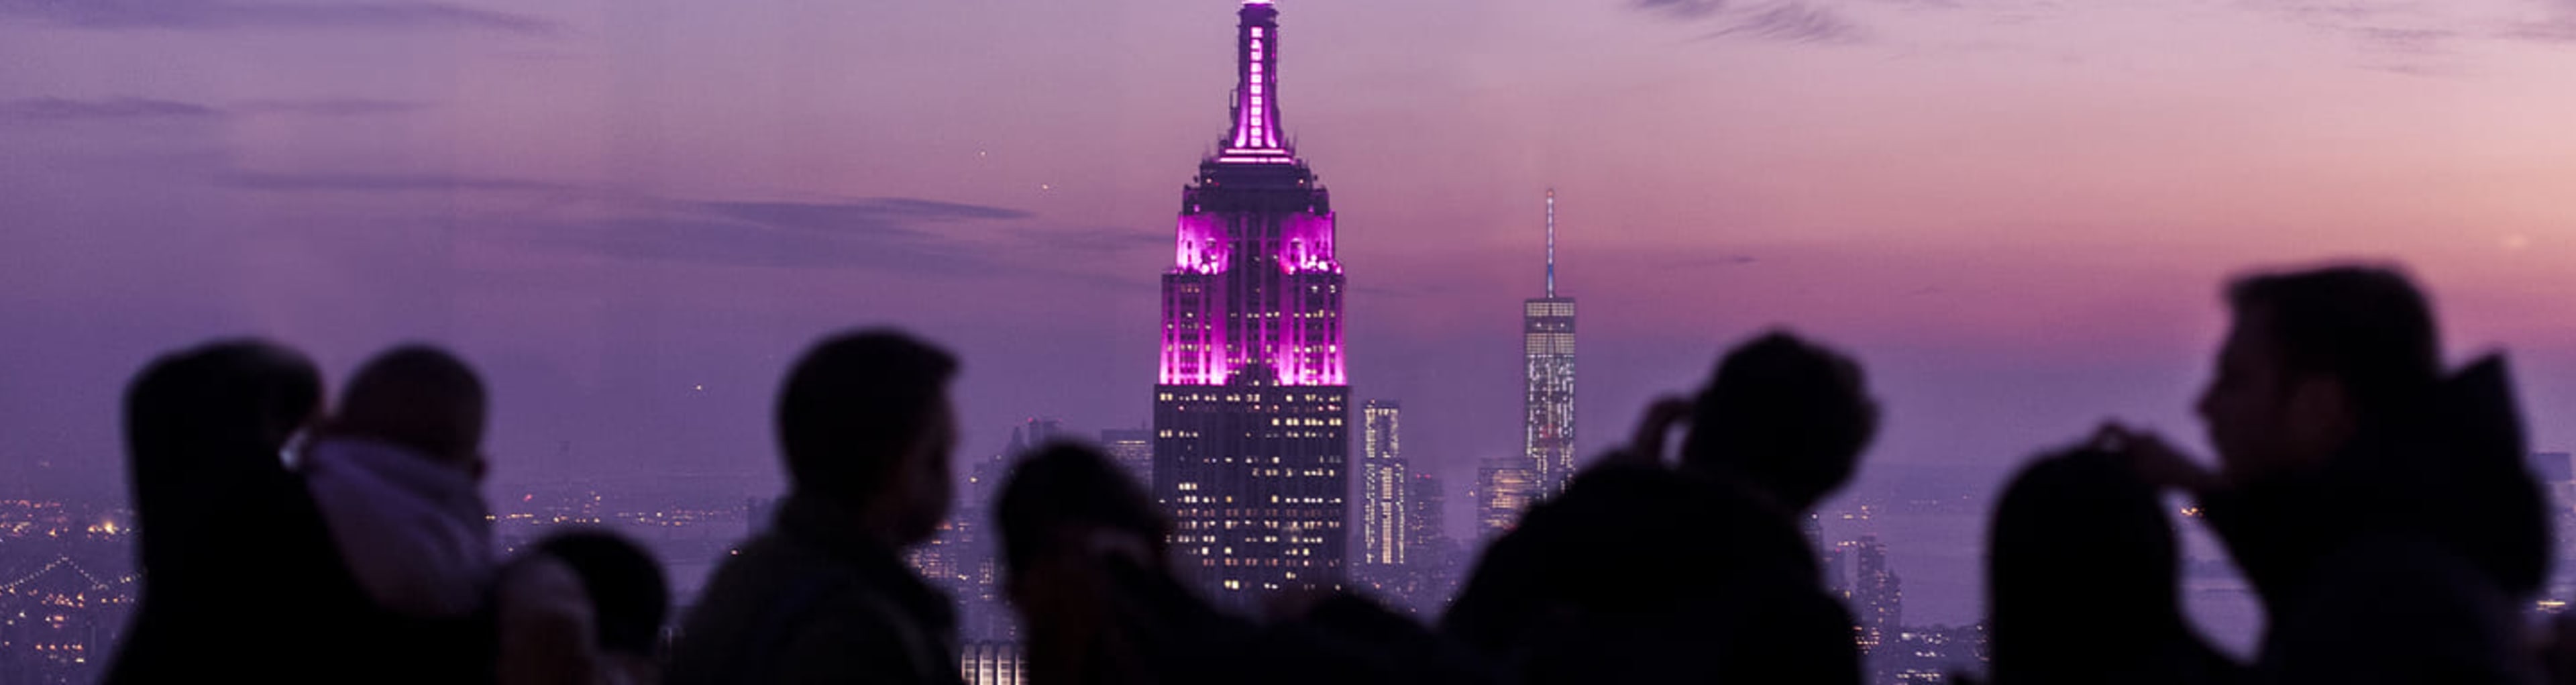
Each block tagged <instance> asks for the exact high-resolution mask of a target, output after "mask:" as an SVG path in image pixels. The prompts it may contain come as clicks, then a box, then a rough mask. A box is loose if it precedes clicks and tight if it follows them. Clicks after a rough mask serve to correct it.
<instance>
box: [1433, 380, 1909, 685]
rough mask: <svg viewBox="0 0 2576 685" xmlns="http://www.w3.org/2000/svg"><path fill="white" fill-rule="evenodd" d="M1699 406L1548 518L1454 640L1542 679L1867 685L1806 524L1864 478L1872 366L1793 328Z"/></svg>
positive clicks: (1524, 538)
mask: <svg viewBox="0 0 2576 685" xmlns="http://www.w3.org/2000/svg"><path fill="white" fill-rule="evenodd" d="M1683 413H1684V412H1683V411H1681V410H1679V409H1678V408H1676V407H1674V406H1672V405H1671V404H1659V405H1658V406H1657V407H1656V408H1655V409H1653V410H1651V411H1650V414H1649V418H1648V419H1647V420H1646V422H1645V424H1644V426H1643V427H1641V429H1640V430H1639V433H1638V439H1637V443H1638V444H1637V445H1634V446H1632V447H1631V448H1630V449H1629V450H1628V451H1627V452H1626V453H1624V454H1617V455H1612V456H1611V457H1608V458H1605V459H1603V460H1602V461H1601V462H1600V463H1597V464H1595V465H1593V466H1591V467H1589V468H1587V469H1586V470H1585V472H1583V473H1582V474H1580V475H1578V476H1577V477H1576V479H1575V481H1574V482H1573V483H1572V484H1571V485H1570V486H1569V487H1568V488H1567V489H1566V491H1565V493H1564V494H1562V495H1561V496H1559V497H1557V498H1555V499H1553V500H1550V501H1546V502H1542V503H1540V504H1539V505H1537V506H1535V507H1532V508H1531V510H1530V511H1529V512H1528V514H1527V515H1525V516H1524V517H1523V518H1522V520H1521V522H1520V524H1519V525H1518V527H1516V528H1515V529H1514V530H1513V531H1512V532H1511V533H1509V534H1507V535H1505V536H1504V537H1503V538H1502V539H1500V540H1498V541H1496V542H1495V543H1494V544H1493V546H1492V547H1491V548H1489V549H1488V550H1487V551H1486V553H1485V556H1484V558H1483V559H1482V560H1481V561H1480V562H1479V564H1478V566H1477V568H1476V571H1475V574H1474V576H1473V577H1472V578H1470V579H1469V581H1468V583H1467V586H1466V588H1465V590H1464V591H1463V592H1461V594H1460V595H1459V597H1458V599H1457V602H1456V603H1455V604H1454V605H1453V606H1452V607H1451V608H1450V611H1449V613H1448V615H1447V616H1445V617H1444V618H1443V619H1442V622H1441V626H1442V628H1443V629H1444V630H1445V631H1446V632H1448V633H1449V634H1451V635H1454V636H1456V637H1457V638H1458V639H1459V640H1461V641H1463V642H1464V643H1465V644H1466V645H1468V646H1469V647H1470V648H1472V649H1473V650H1475V651H1476V652H1477V653H1480V654H1483V655H1485V656H1486V657H1487V658H1491V659H1496V660H1498V662H1499V663H1501V664H1502V667H1503V668H1504V669H1506V670H1507V671H1509V672H1511V673H1512V674H1515V675H1516V676H1517V677H1518V678H1520V679H1521V680H1523V681H1527V682H1548V683H1557V682H1586V683H1588V682H1654V681H1660V680H1666V679H1682V680H1691V681H1703V682H1762V683H1858V682H1860V680H1861V669H1860V661H1859V654H1858V647H1857V646H1856V645H1855V644H1854V641H1853V632H1854V628H1853V622H1852V619H1851V615H1850V613H1849V612H1848V611H1846V610H1845V609H1844V608H1843V607H1842V605H1841V604H1840V603H1838V602H1837V601H1835V600H1834V599H1833V598H1832V597H1830V596H1828V595H1827V594H1826V593H1825V590H1824V588H1823V583H1822V574H1821V573H1820V572H1819V569H1818V568H1817V567H1816V553H1815V550H1813V549H1811V548H1810V547H1809V546H1808V545H1807V542H1806V539H1805V537H1804V536H1803V535H1802V534H1801V533H1800V531H1799V526H1798V523H1797V522H1798V520H1799V519H1800V518H1801V517H1803V516H1805V515H1806V513H1807V512H1808V511H1809V510H1811V509H1813V508H1814V507H1815V505H1816V503H1817V502H1818V501H1820V500H1821V499H1823V498H1824V496H1825V495H1826V494H1828V493H1830V492H1832V491H1833V490H1834V489H1836V488H1838V487H1840V486H1841V485H1842V484H1843V483H1844V482H1845V481H1847V480H1849V479H1850V477H1851V474H1852V470H1853V468H1854V466H1855V464H1856V462H1857V460H1858V457H1859V455H1860V452H1861V450H1862V448H1863V447H1865V446H1866V445H1867V444H1868V442H1869V439H1870V437H1871V436H1872V435H1873V434H1874V433H1875V431H1876V427H1877V409H1876V405H1875V404H1874V403H1873V402H1872V401H1871V400H1870V399H1869V397H1868V396H1867V394H1866V392H1865V390H1864V388H1863V384H1862V378H1861V372H1860V369H1859V367H1858V366H1857V365H1855V364H1853V363H1852V362H1851V361H1850V360H1849V359H1847V358H1844V357H1843V356H1841V355H1839V354H1836V353H1834V352H1831V351H1829V350H1826V349H1823V348H1821V347H1818V346H1816V345H1813V344H1811V343H1808V342H1805V341H1803V340H1800V339H1798V338H1796V337H1794V336H1791V335H1789V334H1786V333H1771V334H1767V335H1764V336H1761V337H1758V338H1756V339H1754V340H1752V341H1750V342H1747V343H1745V344H1743V345H1741V346H1739V347H1737V348H1735V349H1734V350H1732V351H1730V352H1729V353H1728V354H1727V355H1726V357H1725V359H1724V360H1722V361H1721V362H1720V363H1719V365H1718V368H1717V371H1716V374H1715V376H1714V377H1713V378H1712V379H1711V380H1710V381H1709V384H1708V386H1707V387H1706V388H1705V389H1704V390H1702V391H1701V393H1700V395H1699V397H1698V398H1697V399H1696V400H1695V401H1693V402H1692V403H1691V404H1690V406H1689V407H1688V409H1687V415H1688V416H1689V420H1690V430H1689V433H1688V435H1687V437H1686V438H1685V441H1684V445H1683V450H1682V457H1681V462H1680V464H1679V465H1677V466H1671V467H1668V466H1666V465H1664V464H1663V463H1661V460H1660V458H1659V457H1658V456H1657V455H1656V450H1657V447H1656V446H1657V445H1660V444H1661V440H1662V437H1661V436H1662V435H1663V433H1664V432H1665V431H1667V430H1668V429H1669V428H1670V426H1671V423H1672V422H1673V420H1674V419H1677V418H1679V417H1680V416H1681V415H1682V414H1683Z"/></svg>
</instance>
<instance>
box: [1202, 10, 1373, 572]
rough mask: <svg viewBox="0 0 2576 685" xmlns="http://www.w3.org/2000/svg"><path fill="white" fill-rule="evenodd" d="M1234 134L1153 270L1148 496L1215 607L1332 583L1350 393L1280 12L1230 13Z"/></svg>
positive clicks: (1329, 253)
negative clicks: (1159, 278)
mask: <svg viewBox="0 0 2576 685" xmlns="http://www.w3.org/2000/svg"><path fill="white" fill-rule="evenodd" d="M1237 14H1238V16H1239V17H1240V18H1241V21H1240V22H1239V23H1237V25H1236V27H1235V75H1236V78H1237V83H1238V85H1237V86H1236V88H1235V91H1234V103H1233V107H1232V112H1231V116H1230V117H1229V122H1230V126H1229V127H1228V130H1227V133H1226V135H1225V138H1224V139H1223V140H1221V141H1219V143H1218V145H1217V148H1216V149H1217V151H1216V152H1215V153H1214V154H1212V155H1210V156H1208V157H1207V158H1206V159H1204V160H1202V161H1200V162H1199V168H1198V174H1197V176H1195V177H1193V178H1192V179H1191V180H1190V184H1189V185H1188V186H1186V187H1184V188H1182V190H1181V207H1180V222H1179V231H1178V234H1177V235H1176V236H1175V239H1174V241H1173V259H1172V267H1171V269H1170V270H1169V271H1167V272H1165V273H1164V275H1163V317H1162V336H1161V338H1162V357H1161V362H1162V363H1161V379H1160V380H1159V381H1158V382H1157V383H1156V385H1155V386H1154V494H1155V497H1156V498H1157V499H1158V500H1160V502H1161V504H1162V505H1163V507H1164V510H1165V511H1167V512H1170V513H1171V515H1172V519H1173V530H1172V534H1171V546H1172V551H1173V553H1174V555H1175V556H1176V557H1177V558H1178V560H1179V561H1180V563H1181V564H1182V565H1183V566H1184V567H1185V568H1183V569H1182V572H1183V573H1184V574H1185V575H1186V576H1187V577H1188V578H1189V579H1190V580H1191V581H1193V582H1194V583H1195V584H1196V585H1197V586H1198V588H1199V589H1200V590H1202V591H1203V592H1205V593H1206V594H1207V595H1208V596H1209V597H1210V598H1212V599H1214V600H1215V601H1216V602H1217V603H1219V604H1221V605H1227V606H1234V607H1249V606H1253V605H1254V604H1255V603H1256V602H1258V601H1259V599H1260V597H1261V596H1262V595H1263V594H1265V593H1269V592H1275V591H1279V590H1284V589H1290V588H1297V587H1314V586H1323V587H1331V586H1335V585H1337V584H1338V583H1339V582H1340V581H1341V578H1342V566H1343V564H1342V560H1343V534H1344V533H1343V531H1344V519H1345V518H1346V516H1347V512H1346V510H1345V505H1344V503H1343V500H1344V497H1345V495H1344V492H1345V489H1346V484H1347V483H1348V481H1349V476H1348V474H1347V473H1346V471H1345V466H1346V464H1347V463H1348V458H1347V457H1348V454H1349V450H1350V447H1349V445H1350V441H1349V439H1348V433H1347V432H1346V430H1345V428H1344V425H1345V424H1346V423H1348V421H1349V416H1350V386H1349V385H1348V381H1347V379H1346V377H1345V375H1344V370H1343V354H1344V351H1343V348H1342V291H1343V283H1342V265H1341V262H1340V261H1338V260H1337V259H1335V258H1334V254H1333V233H1334V232H1333V208H1332V200H1331V196H1330V195H1329V194H1328V193H1326V192H1325V191H1324V187H1323V185H1322V184H1321V183H1320V182H1318V180H1317V179H1316V176H1315V172H1314V171H1313V170H1312V169H1309V168H1307V166H1306V161H1305V160H1304V159H1302V158H1300V157H1298V156H1297V152H1296V149H1295V147H1294V146H1293V145H1292V144H1291V143H1290V142H1289V140H1288V137H1287V135H1286V133H1285V132H1283V131H1282V130H1281V128H1280V117H1279V95H1280V92H1279V82H1280V81H1279V54H1280V37H1279V10H1278V8H1276V7H1274V6H1272V5H1271V3H1270V2H1269V0H1248V1H1247V2H1245V3H1244V4H1243V8H1242V10H1241V11H1240V12H1238V13H1237Z"/></svg>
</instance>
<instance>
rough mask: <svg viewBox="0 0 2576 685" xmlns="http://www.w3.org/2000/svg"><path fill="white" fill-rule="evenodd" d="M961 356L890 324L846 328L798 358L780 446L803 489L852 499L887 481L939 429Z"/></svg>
mask: <svg viewBox="0 0 2576 685" xmlns="http://www.w3.org/2000/svg"><path fill="white" fill-rule="evenodd" d="M956 375H957V358H956V357H955V356H952V355H950V354H949V353H947V352H946V351H943V350H940V349H939V348H937V347H933V346H931V345H930V344H929V343H926V342H922V341H921V340H919V339H916V338H914V337H912V336H910V335H906V334H904V333H901V332H897V331H893V330H888V329H868V330H861V331H854V332H850V333H843V334H840V335H837V336H833V337H831V338H829V339H826V340H824V341H823V342H822V343H820V344H817V345H815V346H814V348H813V349H812V350H809V351H807V352H806V353H805V356H804V357H803V358H802V359H799V360H797V362H796V366H795V367H794V369H793V370H791V371H789V372H788V376H787V385H786V387H785V388H782V389H781V390H780V391H779V393H778V444H779V449H780V451H781V452H783V453H784V454H785V457H786V462H787V477H788V481H789V483H790V484H791V489H793V490H795V491H797V492H806V493H813V494H822V495H831V496H840V497H850V496H864V495H866V494H868V493H873V492H876V491H877V490H878V489H880V488H882V487H884V486H885V484H886V480H887V479H888V477H889V476H890V475H891V473H892V472H893V470H894V465H895V463H896V460H897V459H898V458H899V457H900V453H901V452H902V451H903V450H904V449H906V448H908V447H910V446H911V445H912V443H913V442H914V441H917V440H920V439H921V437H922V436H923V435H924V434H925V433H926V432H927V431H929V430H931V429H932V425H931V424H932V422H933V421H934V419H935V418H936V414H937V412H938V411H940V406H939V399H940V398H941V397H942V396H943V395H944V394H945V393H946V392H947V385H948V381H949V379H951V378H954V377H955V376H956Z"/></svg>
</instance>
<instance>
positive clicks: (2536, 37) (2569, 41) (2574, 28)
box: [2497, 3, 2576, 45]
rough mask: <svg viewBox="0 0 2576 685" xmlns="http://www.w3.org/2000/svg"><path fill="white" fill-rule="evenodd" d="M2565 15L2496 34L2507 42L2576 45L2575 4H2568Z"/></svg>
mask: <svg viewBox="0 0 2576 685" xmlns="http://www.w3.org/2000/svg"><path fill="white" fill-rule="evenodd" d="M2570 5H2571V6H2570V7H2569V8H2568V9H2567V10H2565V12H2566V14H2565V15H2564V16H2561V17H2559V18H2558V19H2556V20H2552V21H2529V22H2521V23H2517V24H2514V25H2512V26H2508V27H2506V28H2505V30H2504V31H2502V32H2500V33H2498V34H2497V37H2499V38H2505V39H2508V40H2519V41H2529V42H2534V43H2552V44H2558V45H2576V3H2570Z"/></svg>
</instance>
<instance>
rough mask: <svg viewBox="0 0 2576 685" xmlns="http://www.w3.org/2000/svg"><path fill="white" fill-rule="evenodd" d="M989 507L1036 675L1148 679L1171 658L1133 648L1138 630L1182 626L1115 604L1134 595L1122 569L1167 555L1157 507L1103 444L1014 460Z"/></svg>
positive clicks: (1148, 566) (1055, 448) (1153, 564)
mask: <svg viewBox="0 0 2576 685" xmlns="http://www.w3.org/2000/svg"><path fill="white" fill-rule="evenodd" d="M994 509H995V512H994V518H995V520H996V522H997V524H998V525H999V526H1000V528H1001V532H1002V565H1003V569H1004V576H1003V577H1004V580H1003V591H1004V592H1005V593H1007V595H1008V596H1009V598H1010V601H1011V604H1012V606H1014V607H1016V608H1018V610H1019V613H1020V616H1021V628H1022V630H1023V631H1024V635H1023V637H1024V643H1025V645H1026V649H1027V652H1026V653H1027V655H1028V656H1027V662H1028V664H1027V668H1028V671H1029V672H1030V673H1032V674H1034V675H1033V676H1032V678H1037V679H1041V680H1042V681H1044V682H1068V683H1120V682H1154V681H1155V680H1156V679H1155V678H1153V677H1149V676H1147V675H1146V674H1148V673H1155V672H1158V671H1159V669H1164V668H1171V667H1172V664H1168V663H1162V662H1161V661H1162V660H1161V659H1157V658H1155V657H1153V656H1148V654H1147V653H1145V652H1140V651H1136V650H1138V649H1139V648H1142V647H1143V644H1141V643H1139V642H1137V640H1138V639H1140V636H1141V635H1143V634H1144V633H1139V632H1135V631H1138V630H1143V631H1146V632H1148V633H1150V632H1153V631H1157V630H1186V629H1187V628H1185V627H1183V626H1179V625H1154V624H1153V623H1152V622H1148V623H1146V624H1136V623H1133V622H1131V621H1130V620H1129V619H1131V618H1132V617H1130V616H1127V615H1125V612H1124V611H1122V610H1121V608H1120V607H1121V605H1122V604H1123V603H1124V602H1126V601H1131V600H1132V599H1133V597H1131V596H1129V595H1128V594H1127V593H1126V592H1124V591H1123V587H1122V584H1121V582H1120V579H1121V577H1122V575H1121V574H1123V573H1126V572H1132V571H1139V570H1141V571H1147V572H1156V571H1160V570H1161V569H1162V568H1163V564H1164V562H1165V559H1166V557H1165V556H1164V553H1165V547H1164V538H1163V535H1164V531H1165V524H1164V522H1163V515H1162V512H1161V510H1159V509H1158V508H1156V507H1155V506H1154V501H1153V499H1152V498H1150V497H1148V496H1146V494H1145V490H1144V488H1142V487H1140V486H1138V485H1137V484H1136V483H1135V482H1134V481H1131V480H1128V479H1127V475H1126V473H1125V472H1123V471H1120V470H1118V467H1117V466H1116V465H1114V464H1112V463H1111V462H1110V461H1109V458H1108V457H1105V456H1102V455H1101V454H1100V452H1099V451H1097V450H1094V449H1092V448H1090V447H1085V446H1081V445H1074V444H1069V443H1054V444H1050V445H1047V446H1044V447H1041V448H1039V449H1038V451H1036V452H1034V453H1031V454H1030V455H1029V456H1028V457H1027V458H1026V459H1023V460H1021V461H1020V463H1019V464H1018V465H1017V466H1014V467H1012V469H1011V475H1010V477H1009V478H1008V479H1007V480H1005V481H1004V482H1003V483H1002V493H1001V496H1000V497H999V498H998V499H997V500H996V501H995V502H994ZM1185 639H1191V640H1206V639H1209V638H1208V637H1207V636H1189V637H1187V638H1185ZM1172 656H1177V655H1172Z"/></svg>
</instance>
